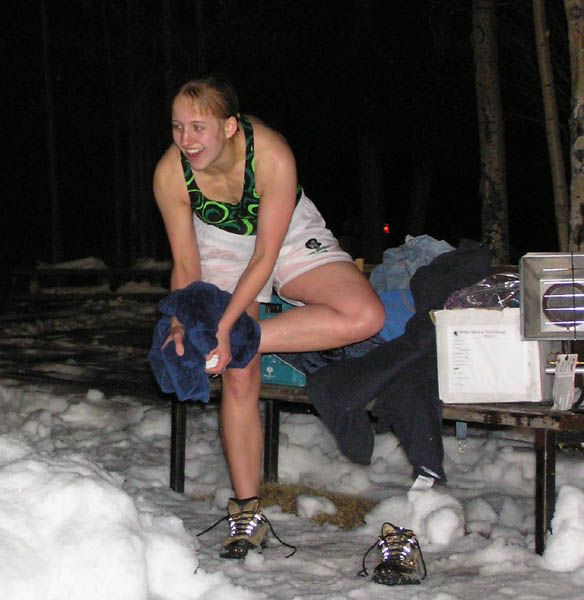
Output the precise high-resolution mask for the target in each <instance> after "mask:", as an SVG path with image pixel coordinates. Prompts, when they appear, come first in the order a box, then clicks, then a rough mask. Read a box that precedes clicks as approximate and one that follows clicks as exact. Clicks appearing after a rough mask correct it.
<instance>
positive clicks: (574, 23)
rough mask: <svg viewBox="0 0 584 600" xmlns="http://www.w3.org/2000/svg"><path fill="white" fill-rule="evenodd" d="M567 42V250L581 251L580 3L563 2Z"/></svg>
mask: <svg viewBox="0 0 584 600" xmlns="http://www.w3.org/2000/svg"><path fill="white" fill-rule="evenodd" d="M564 5H565V8H566V20H567V23H568V37H569V41H570V75H571V77H570V79H571V83H572V102H571V115H570V138H571V139H570V163H571V167H572V177H571V184H570V206H571V210H570V249H571V250H574V251H577V252H583V251H584V227H583V221H584V0H564Z"/></svg>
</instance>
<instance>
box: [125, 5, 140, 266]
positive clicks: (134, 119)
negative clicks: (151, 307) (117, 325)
mask: <svg viewBox="0 0 584 600" xmlns="http://www.w3.org/2000/svg"><path fill="white" fill-rule="evenodd" d="M135 2H136V0H128V2H127V4H126V24H127V25H126V26H127V35H126V69H127V70H126V80H127V83H126V91H127V98H126V102H127V105H128V106H127V144H128V149H127V168H126V173H127V177H128V188H127V189H128V203H127V204H128V260H129V264H130V265H133V264H134V263H135V262H136V258H137V252H138V243H139V239H138V226H139V215H138V168H137V166H138V157H137V144H138V139H137V138H138V122H139V119H138V116H137V114H136V111H137V110H138V108H139V106H140V103H137V102H136V89H137V87H136V83H137V75H136V72H137V71H138V69H137V68H136V65H135V63H136V61H135V60H134V55H135V52H136V34H135V29H134V27H135V14H134V13H135V11H136V4H135Z"/></svg>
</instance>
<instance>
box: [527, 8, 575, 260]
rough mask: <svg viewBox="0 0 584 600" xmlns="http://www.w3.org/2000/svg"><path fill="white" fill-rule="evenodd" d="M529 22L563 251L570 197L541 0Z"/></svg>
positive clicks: (565, 240) (568, 232) (559, 239)
mask: <svg viewBox="0 0 584 600" xmlns="http://www.w3.org/2000/svg"><path fill="white" fill-rule="evenodd" d="M533 24H534V29H535V42H536V48H537V62H538V65H539V76H540V79H541V91H542V96H543V108H544V113H545V132H546V137H547V143H548V152H549V157H550V166H551V172H552V182H553V188H554V207H555V215H556V230H557V233H558V246H559V249H560V250H561V251H562V252H566V251H567V250H568V244H569V234H570V225H569V218H570V198H569V195H568V186H567V183H566V170H565V168H564V157H563V153H562V140H561V137H560V123H559V119H558V106H557V102H556V92H555V86H554V75H553V71H552V61H551V58H550V46H549V31H548V27H547V20H546V15H545V2H544V0H533Z"/></svg>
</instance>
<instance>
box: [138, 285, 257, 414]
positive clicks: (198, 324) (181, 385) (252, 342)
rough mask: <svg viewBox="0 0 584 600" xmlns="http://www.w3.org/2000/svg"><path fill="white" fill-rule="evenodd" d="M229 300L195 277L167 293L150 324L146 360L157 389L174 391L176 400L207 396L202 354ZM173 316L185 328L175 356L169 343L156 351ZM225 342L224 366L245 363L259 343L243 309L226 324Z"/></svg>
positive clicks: (212, 345)
mask: <svg viewBox="0 0 584 600" xmlns="http://www.w3.org/2000/svg"><path fill="white" fill-rule="evenodd" d="M230 299H231V294H230V293H229V292H225V291H223V290H221V289H219V288H218V287H217V286H215V285H213V284H210V283H205V282H203V281H196V282H195V283H192V284H191V285H189V286H188V287H186V288H184V289H181V290H176V291H174V292H172V293H171V294H169V295H168V296H166V298H164V299H163V300H162V301H161V302H160V310H161V312H162V314H163V315H164V316H163V317H162V318H161V319H160V320H159V321H158V323H157V324H156V327H155V329H154V336H153V339H152V348H151V349H150V352H149V353H148V359H149V361H150V366H151V368H152V371H153V373H154V376H155V377H156V380H157V381H158V385H159V386H160V389H161V390H162V391H163V392H166V393H175V394H176V396H177V398H178V399H179V400H201V401H202V402H208V401H209V376H208V374H207V373H206V372H205V356H206V355H207V354H208V353H209V352H210V351H211V350H213V348H215V347H216V346H217V338H216V337H215V334H216V333H217V323H218V322H219V319H220V318H221V315H222V314H223V311H224V310H225V308H226V307H227V304H229V300H230ZM173 316H176V318H177V319H178V320H179V321H180V322H181V323H182V324H183V325H184V327H185V336H184V347H185V353H184V355H183V356H177V354H176V351H175V348H174V344H173V343H172V342H171V343H170V344H168V346H166V348H165V349H164V350H161V346H162V344H163V342H164V340H165V339H166V338H167V336H168V332H169V331H170V322H171V317H173ZM230 341H231V355H232V358H231V362H230V363H229V365H228V366H227V368H228V369H234V368H243V367H245V366H246V365H247V364H248V363H249V361H250V360H251V359H252V358H253V357H254V356H255V355H256V353H257V351H258V348H259V344H260V326H259V324H258V323H257V321H256V320H255V319H253V318H252V317H250V316H249V315H248V314H247V313H244V314H242V315H241V316H240V317H239V318H238V319H237V321H236V322H235V324H234V326H233V328H232V329H231V335H230Z"/></svg>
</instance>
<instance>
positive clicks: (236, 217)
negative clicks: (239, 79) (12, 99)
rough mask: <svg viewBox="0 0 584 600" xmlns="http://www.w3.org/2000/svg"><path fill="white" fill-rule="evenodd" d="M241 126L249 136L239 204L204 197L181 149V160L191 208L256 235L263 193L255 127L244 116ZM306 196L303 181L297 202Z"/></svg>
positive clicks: (214, 221) (203, 216)
mask: <svg viewBox="0 0 584 600" xmlns="http://www.w3.org/2000/svg"><path fill="white" fill-rule="evenodd" d="M240 124H241V128H242V129H243V133H244V135H245V175H244V181H243V194H242V195H241V200H240V201H239V202H238V203H237V204H231V203H230V202H219V201H218V200H210V199H209V198H206V197H205V196H203V193H202V192H201V190H200V189H199V186H198V185H197V182H196V181H195V175H194V173H193V170H192V168H191V165H190V163H189V161H188V160H187V158H186V157H185V156H184V154H182V152H181V155H180V157H181V162H182V166H183V172H184V176H185V181H186V184H187V190H188V192H189V198H190V200H191V208H192V209H193V212H194V213H195V215H197V217H198V218H199V219H200V220H201V221H203V223H207V224H208V225H214V226H215V227H219V229H223V230H225V231H228V232H230V233H236V234H238V235H256V232H257V226H258V209H259V204H260V198H261V197H260V195H259V194H258V193H257V191H256V189H255V158H254V143H253V127H252V125H251V123H250V122H249V120H248V119H246V118H245V117H242V118H241V120H240ZM301 196H302V188H301V187H300V184H298V185H297V187H296V203H298V201H299V200H300V197H301Z"/></svg>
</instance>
